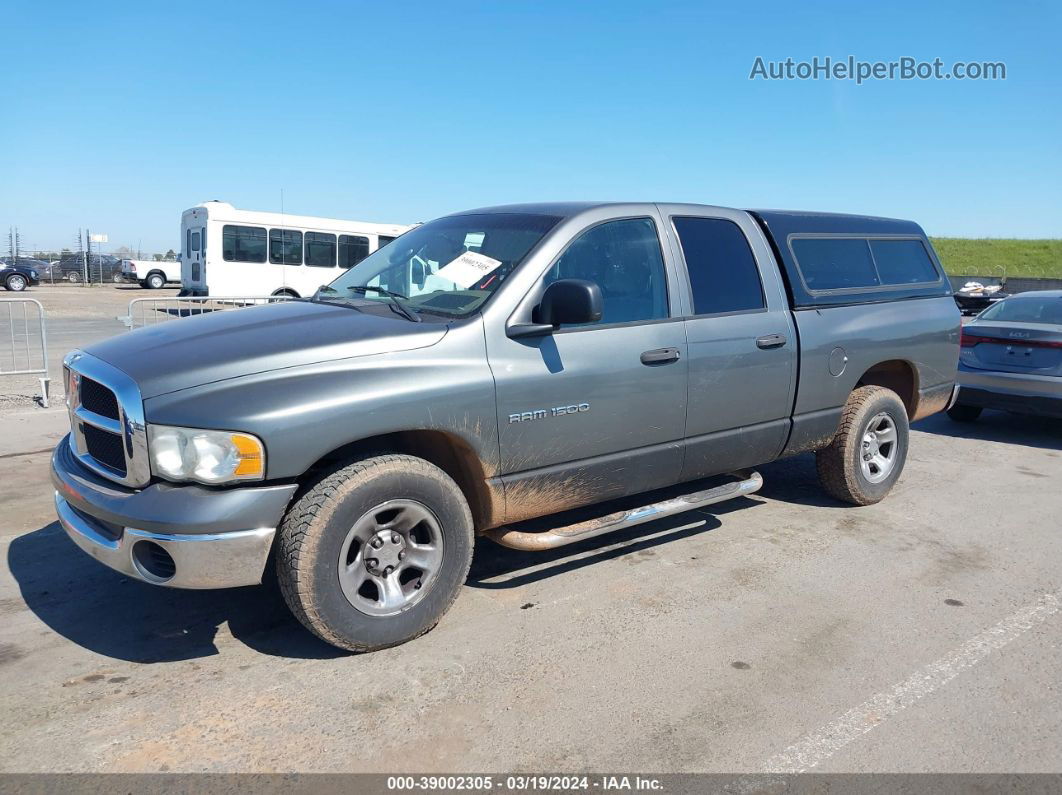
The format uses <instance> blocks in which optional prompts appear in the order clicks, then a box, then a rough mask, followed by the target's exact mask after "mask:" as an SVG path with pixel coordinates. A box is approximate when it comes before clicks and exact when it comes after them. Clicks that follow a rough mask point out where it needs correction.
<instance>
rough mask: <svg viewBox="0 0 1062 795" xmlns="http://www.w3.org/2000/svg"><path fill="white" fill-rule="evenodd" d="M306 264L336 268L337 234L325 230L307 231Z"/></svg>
mask: <svg viewBox="0 0 1062 795" xmlns="http://www.w3.org/2000/svg"><path fill="white" fill-rule="evenodd" d="M306 264H307V265H315V266H317V267H320V268H334V267H335V264H336V236H335V235H330V234H327V233H325V232H307V233H306Z"/></svg>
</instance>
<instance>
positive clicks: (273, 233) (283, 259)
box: [269, 229, 302, 265]
mask: <svg viewBox="0 0 1062 795" xmlns="http://www.w3.org/2000/svg"><path fill="white" fill-rule="evenodd" d="M269 261H270V262H272V263H273V264H274V265H302V232H299V231H297V230H295V229H270V230H269Z"/></svg>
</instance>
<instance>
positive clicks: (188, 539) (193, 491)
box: [52, 437, 297, 588]
mask: <svg viewBox="0 0 1062 795" xmlns="http://www.w3.org/2000/svg"><path fill="white" fill-rule="evenodd" d="M68 440H69V437H67V438H64V439H63V440H62V441H61V442H60V443H59V445H58V446H57V447H56V449H55V452H54V453H53V454H52V484H53V485H54V486H55V510H56V513H57V514H58V516H59V523H60V524H61V525H62V527H63V529H64V530H65V531H66V534H67V535H68V536H70V538H71V540H72V541H73V542H74V543H75V544H77V545H78V546H79V547H81V549H83V550H84V551H85V552H87V553H88V554H89V555H91V556H92V557H94V558H96V560H98V561H99V562H100V563H103V564H104V565H105V566H109V567H110V568H112V569H115V570H116V571H120V572H122V573H123V574H127V575H128V576H130V577H134V578H136V579H138V580H142V581H144V582H149V583H152V584H154V585H166V586H170V587H174V588H232V587H237V586H241V585H255V584H257V583H259V582H261V581H262V574H263V572H264V571H265V566H266V560H267V558H268V557H269V551H270V548H271V547H272V543H273V536H274V535H275V534H276V527H277V526H278V525H279V524H280V520H281V518H282V517H283V515H284V512H285V510H286V509H287V505H288V502H290V500H291V498H292V496H293V495H294V493H295V489H296V488H297V487H296V486H295V485H294V484H281V485H275V486H253V487H246V488H231V489H211V488H206V487H201V486H196V485H187V486H178V485H175V484H168V483H155V484H152V485H149V486H147V487H145V488H143V489H134V488H129V487H126V486H121V485H119V484H117V483H114V482H113V481H109V480H106V479H105V478H102V477H100V476H99V475H97V474H96V473H95V472H92V471H91V470H89V469H87V468H86V467H85V466H84V465H83V464H81V463H80V462H79V461H78V460H77V458H76V456H75V455H74V454H73V453H72V452H71V451H70V447H69V444H68ZM158 548H161V550H160V549H158ZM167 555H168V556H169V559H170V562H171V563H172V569H173V571H172V573H169V575H168V576H159V575H158V573H157V572H158V571H159V569H158V568H157V567H155V568H154V571H155V573H153V568H152V566H151V565H150V563H151V562H152V560H153V559H154V560H158V559H159V558H160V557H161V558H162V559H165V557H166V556H167Z"/></svg>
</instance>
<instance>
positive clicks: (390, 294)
mask: <svg viewBox="0 0 1062 795" xmlns="http://www.w3.org/2000/svg"><path fill="white" fill-rule="evenodd" d="M347 289H348V290H350V291H351V292H352V293H368V292H374V293H379V294H380V295H383V296H386V297H387V298H389V299H391V300H390V301H389V303H390V305H391V306H392V307H394V309H395V310H397V311H398V313H399V314H400V315H402V316H403V317H405V318H406V319H407V320H412V321H413V322H414V323H423V322H424V321H423V319H422V318H421V317H420V315H418V314H417V313H416V312H414V311H413V310H412V309H410V308H409V307H407V306H406V305H405V304H403V303H401V302H400V301H399V300H398V299H400V298H401V299H402V300H403V301H408V300H409V297H408V296H405V295H402V293H396V292H395V291H394V290H386V289H384V288H383V287H373V286H372V285H369V284H355V285H351V286H349V287H347Z"/></svg>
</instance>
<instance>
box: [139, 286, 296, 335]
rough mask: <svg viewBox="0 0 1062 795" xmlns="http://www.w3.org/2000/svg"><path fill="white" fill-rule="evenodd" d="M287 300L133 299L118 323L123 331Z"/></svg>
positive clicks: (281, 297) (269, 297) (276, 297)
mask: <svg viewBox="0 0 1062 795" xmlns="http://www.w3.org/2000/svg"><path fill="white" fill-rule="evenodd" d="M290 300H292V297H291V296H288V295H265V296H263V295H257V296H244V297H240V298H210V297H187V298H177V297H172V298H168V297H162V298H134V299H133V300H132V301H130V302H129V314H127V315H124V316H121V317H119V318H118V320H120V321H122V323H124V324H125V327H126V328H128V329H130V330H133V329H138V328H143V327H145V326H154V325H157V324H159V323H164V322H167V321H170V320H176V319H178V318H182V317H194V316H196V315H206V314H210V313H211V312H222V311H230V310H233V309H242V308H244V307H248V306H258V305H261V304H275V303H278V302H280V301H290Z"/></svg>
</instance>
